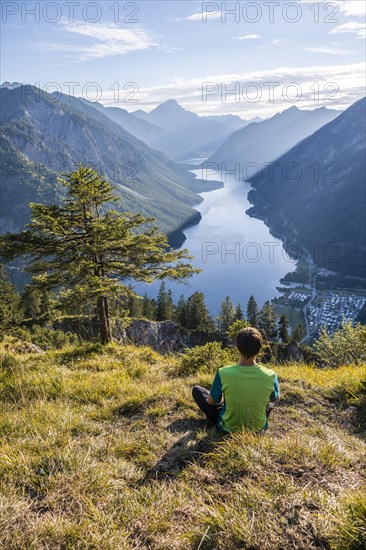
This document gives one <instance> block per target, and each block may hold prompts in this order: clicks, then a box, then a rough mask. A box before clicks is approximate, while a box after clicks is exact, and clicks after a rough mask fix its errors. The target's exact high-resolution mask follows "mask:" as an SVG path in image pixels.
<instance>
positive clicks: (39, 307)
mask: <svg viewBox="0 0 366 550" xmlns="http://www.w3.org/2000/svg"><path fill="white" fill-rule="evenodd" d="M55 302H56V300H55V297H54V296H53V293H52V292H51V291H49V290H40V289H39V288H37V287H35V286H33V285H25V287H24V289H23V292H22V295H21V304H22V307H23V309H24V315H25V317H26V318H29V317H30V318H31V319H33V320H35V321H48V320H50V318H51V317H52V314H53V312H54V310H55V305H56V303H55Z"/></svg>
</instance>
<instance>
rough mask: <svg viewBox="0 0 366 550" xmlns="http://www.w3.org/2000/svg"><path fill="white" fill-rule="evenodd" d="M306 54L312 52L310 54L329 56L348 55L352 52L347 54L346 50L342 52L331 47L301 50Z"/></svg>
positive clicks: (311, 47)
mask: <svg viewBox="0 0 366 550" xmlns="http://www.w3.org/2000/svg"><path fill="white" fill-rule="evenodd" d="M302 49H303V50H305V51H306V52H312V53H325V54H329V55H350V54H352V53H354V52H349V51H347V50H343V49H342V48H333V47H329V48H327V47H323V46H305V47H303V48H302Z"/></svg>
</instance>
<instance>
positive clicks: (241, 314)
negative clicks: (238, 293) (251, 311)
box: [235, 304, 244, 321]
mask: <svg viewBox="0 0 366 550" xmlns="http://www.w3.org/2000/svg"><path fill="white" fill-rule="evenodd" d="M243 319H244V312H243V310H242V309H241V305H240V304H238V305H237V306H236V311H235V321H242V320H243Z"/></svg>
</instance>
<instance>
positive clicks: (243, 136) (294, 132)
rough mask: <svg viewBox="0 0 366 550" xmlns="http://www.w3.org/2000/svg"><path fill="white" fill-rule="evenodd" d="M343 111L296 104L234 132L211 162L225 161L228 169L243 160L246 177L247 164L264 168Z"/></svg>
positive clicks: (219, 162)
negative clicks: (297, 105)
mask: <svg viewBox="0 0 366 550" xmlns="http://www.w3.org/2000/svg"><path fill="white" fill-rule="evenodd" d="M339 114H340V111H336V110H333V109H327V108H325V107H320V108H318V109H314V110H303V109H298V108H297V107H296V106H293V107H291V108H289V109H286V110H285V111H283V112H282V113H277V114H276V115H274V116H273V117H271V118H269V119H266V120H263V121H260V122H257V123H251V124H249V125H247V126H245V127H244V128H242V129H241V130H238V131H236V132H234V133H232V134H231V135H230V137H229V138H228V139H227V140H226V141H225V143H223V145H221V147H219V148H218V149H217V150H216V152H215V153H214V154H213V155H211V156H210V157H209V158H208V160H207V162H210V163H211V162H213V163H217V164H222V163H224V164H225V165H226V167H227V169H228V170H229V169H230V170H231V169H233V168H234V166H235V164H236V163H239V165H240V171H241V173H242V175H243V174H244V178H243V179H245V173H246V166H249V165H252V166H253V168H252V172H253V171H254V166H255V165H258V167H259V168H262V167H263V166H264V164H265V163H268V162H272V161H274V160H275V159H276V158H277V157H279V156H280V155H282V154H284V153H285V152H286V151H288V150H289V149H291V147H293V146H294V145H296V143H298V142H299V141H301V140H302V139H304V138H306V137H308V136H309V135H311V134H312V133H314V132H315V131H316V130H318V129H319V128H320V127H321V126H323V125H324V124H326V123H328V122H330V121H331V120H333V119H334V118H336V117H337V116H339ZM250 175H253V174H250Z"/></svg>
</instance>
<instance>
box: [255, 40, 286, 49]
mask: <svg viewBox="0 0 366 550" xmlns="http://www.w3.org/2000/svg"><path fill="white" fill-rule="evenodd" d="M284 42H286V38H275V39H274V40H272V41H271V42H269V44H263V45H262V46H258V47H259V48H270V47H271V46H279V45H280V44H283V43H284Z"/></svg>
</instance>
